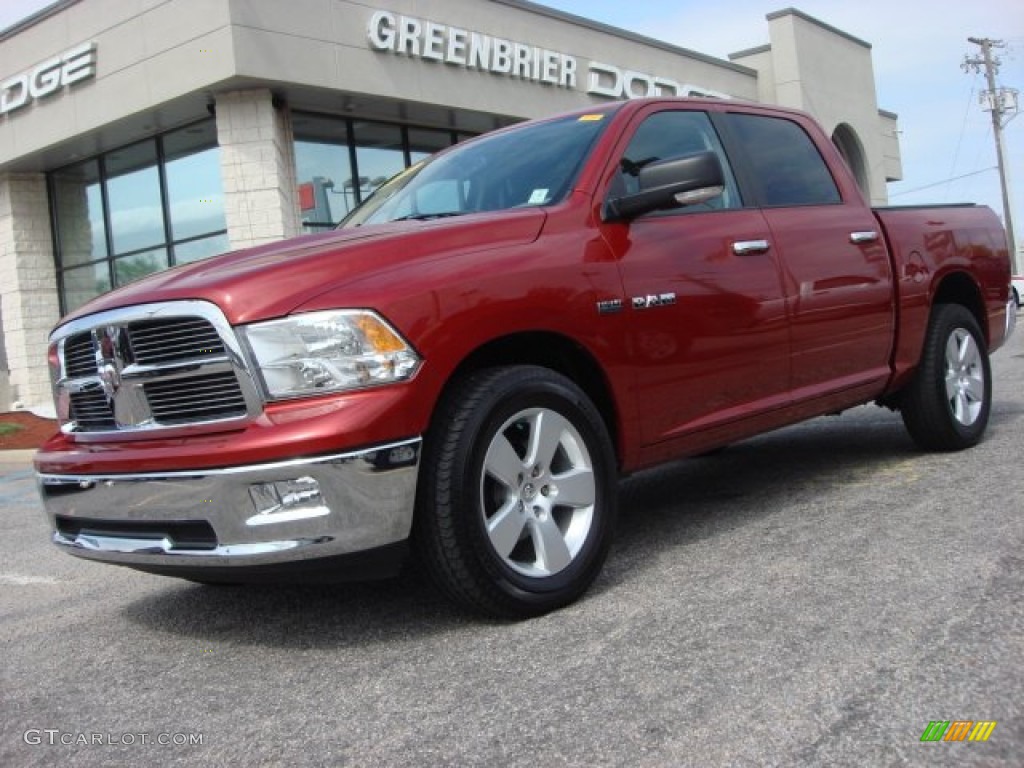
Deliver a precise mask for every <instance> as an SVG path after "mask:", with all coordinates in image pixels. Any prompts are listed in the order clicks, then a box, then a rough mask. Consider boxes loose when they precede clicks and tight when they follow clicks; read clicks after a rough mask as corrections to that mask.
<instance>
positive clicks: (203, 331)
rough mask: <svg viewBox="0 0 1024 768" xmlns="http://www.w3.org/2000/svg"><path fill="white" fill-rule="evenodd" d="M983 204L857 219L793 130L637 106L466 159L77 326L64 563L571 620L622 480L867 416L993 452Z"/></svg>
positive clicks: (814, 132)
mask: <svg viewBox="0 0 1024 768" xmlns="http://www.w3.org/2000/svg"><path fill="white" fill-rule="evenodd" d="M1009 286H1010V271H1009V261H1008V253H1007V245H1006V239H1005V236H1004V234H1003V231H1002V229H1001V227H1000V224H999V222H998V220H997V219H996V217H995V216H994V214H993V213H992V212H991V211H990V210H988V209H987V208H980V207H974V206H943V207H932V208H885V209H875V210H872V209H871V208H870V207H868V205H866V204H865V202H864V199H863V197H862V195H861V192H860V190H859V189H858V188H857V185H856V183H855V181H854V179H853V178H852V176H851V174H850V173H849V172H848V170H847V168H846V166H845V165H844V162H843V160H842V158H841V156H840V155H839V154H838V152H837V151H836V149H835V147H834V146H833V145H832V143H831V142H830V141H829V140H828V138H827V136H826V135H825V134H824V133H823V132H822V130H821V129H820V128H819V127H818V126H817V125H816V124H815V123H814V122H813V121H812V120H811V119H810V118H809V117H808V116H807V115H805V114H803V113H799V112H794V111H788V110H782V109H776V108H768V107H764V106H758V105H753V104H746V103H739V102H733V101H724V100H722V101H716V100H687V99H683V100H673V99H654V100H636V101H629V102H624V103H615V104H608V105H604V106H598V107H594V108H592V109H588V110H585V111H580V112H576V113H573V114H568V115H562V116H559V117H554V118H551V119H546V120H540V121H534V122H529V123H524V124H520V125H517V126H515V127H512V128H509V129H506V130H503V131H500V132H496V133H493V134H489V135H487V136H483V137H480V138H478V139H475V140H472V141H468V142H465V143H463V144H460V145H458V146H456V147H453V148H451V149H450V150H447V151H445V152H443V153H440V154H438V155H436V156H434V157H433V158H430V159H428V160H426V161H425V162H422V163H420V164H418V165H416V166H414V167H413V168H410V169H409V170H407V171H405V172H404V173H402V174H400V175H398V176H397V177H395V178H394V179H392V180H391V181H389V182H388V183H387V184H385V185H384V186H382V187H381V188H380V189H379V190H378V191H377V192H376V193H375V194H374V195H373V196H372V197H371V198H370V199H369V200H368V201H367V202H366V203H365V204H364V205H363V206H362V207H361V208H359V209H357V210H356V211H355V212H354V213H353V214H352V215H351V216H350V217H349V218H348V219H347V220H346V221H344V222H342V225H341V226H340V228H339V229H337V230H336V231H332V232H330V233H326V234H318V235H311V236H305V237H300V238H297V239H294V240H290V241H287V242H282V243H279V244H275V245H270V246H263V247H259V248H253V249H249V250H246V251H241V252H236V253H231V254H227V255H224V256H221V257H218V258H214V259H210V260H207V261H204V262H199V263H195V264H191V265H187V266H182V267H179V268H176V269H172V270H170V271H167V272H163V273H160V274H157V275H153V276H151V277H148V278H146V279H143V280H141V281H139V282H137V283H134V284H132V285H129V286H126V287H124V288H122V289H120V290H117V291H114V292H113V293H109V294H107V295H105V296H101V297H99V298H98V299H96V300H95V301H93V302H92V303H90V304H89V305H87V306H85V307H84V308H82V309H80V310H79V311H77V312H75V313H73V314H72V315H70V316H69V317H67V318H65V319H64V320H62V321H61V323H60V324H59V325H58V326H57V328H56V329H55V330H54V332H53V335H52V337H51V344H50V348H49V359H50V364H51V367H52V374H53V387H54V394H55V398H56V404H57V411H58V417H59V421H60V432H59V434H57V435H56V436H54V437H53V438H52V439H51V440H49V441H48V442H47V443H46V444H45V445H44V446H43V448H42V449H41V450H40V451H39V453H38V454H37V456H36V459H35V466H36V469H37V472H38V478H39V487H40V491H41V494H42V497H43V500H44V504H45V508H46V511H47V514H48V517H49V521H50V523H51V525H52V530H53V541H54V542H55V543H56V544H57V545H58V546H59V547H61V548H62V549H64V550H66V551H67V552H70V553H71V554H74V555H79V556H81V557H86V558H90V559H93V560H100V561H104V562H108V563H116V564H120V565H126V566H130V567H133V568H138V569H141V570H144V571H149V572H153V573H160V574H167V575H172V576H180V577H183V578H187V579H192V580H196V581H200V582H208V583H214V582H241V581H256V580H263V581H266V580H284V579H293V578H295V577H301V578H303V579H309V578H315V579H325V580H329V579H342V578H351V577H353V576H354V577H362V578H370V577H379V576H383V575H387V574H389V573H394V572H395V571H396V569H397V568H398V566H399V564H400V562H401V559H402V556H403V555H404V554H405V552H406V550H407V549H408V544H409V543H412V544H413V545H414V546H415V548H416V550H418V553H419V555H420V556H421V558H422V560H423V562H424V563H425V565H426V568H427V570H428V571H429V573H430V574H431V575H432V576H433V577H434V578H435V580H436V581H437V583H438V585H439V586H440V587H441V588H442V589H443V590H444V591H445V592H446V593H447V594H448V595H449V596H451V597H452V598H454V599H455V600H457V601H458V602H460V603H462V604H463V605H465V606H468V607H470V608H472V609H475V610H477V611H481V612H484V613H487V614H491V615H498V616H513V617H516V616H518V617H523V616H531V615H536V614H539V613H543V612H545V611H549V610H552V609H554V608H557V607H559V606H562V605H565V604H566V603H568V602H570V601H572V600H574V599H575V598H577V597H578V596H579V595H580V594H582V593H583V591H584V590H585V589H586V588H587V587H588V585H589V584H590V583H591V582H592V581H593V580H594V578H595V577H596V575H597V574H598V572H599V570H600V568H601V565H602V562H603V560H604V559H605V554H606V552H607V550H608V546H609V540H610V537H611V534H612V529H613V525H614V522H615V516H616V507H617V481H618V478H619V477H620V476H622V475H624V474H627V473H630V472H634V471H636V470H639V469H642V468H645V467H650V466H652V465H655V464H658V463H660V462H665V461H669V460H673V459H678V458H680V457H685V456H688V455H695V454H699V453H703V452H707V451H709V450H711V449H714V448H716V447H719V446H723V445H726V444H728V443H732V442H735V441H737V440H741V439H743V438H746V437H749V436H751V435H755V434H757V433H761V432H765V431H767V430H771V429H775V428H777V427H780V426H783V425H786V424H792V423H794V422H797V421H800V420H802V419H809V418H811V417H815V416H819V415H822V414H828V413H835V412H838V411H841V410H843V409H846V408H850V407H853V406H856V405H860V404H862V403H867V402H871V401H876V402H878V403H879V404H881V405H884V406H888V407H890V408H894V409H898V410H899V411H900V412H901V413H902V417H903V421H904V422H905V424H906V426H907V429H908V430H909V432H910V434H911V436H912V437H913V438H914V440H915V441H916V442H917V443H918V444H919V445H920V446H922V447H923V448H926V449H935V450H956V449H962V448H967V447H969V446H971V445H973V444H975V443H976V442H978V440H980V439H981V437H982V435H983V433H984V431H985V428H986V424H987V422H988V417H989V409H990V406H991V374H990V369H989V354H990V353H991V352H992V351H993V350H995V349H996V348H998V347H999V346H1000V345H1001V344H1002V343H1003V342H1004V341H1005V339H1006V338H1007V337H1008V335H1009V333H1010V332H1011V330H1012V322H1013V319H1014V317H1015V313H1014V312H1012V311H1010V306H1009V304H1010V301H1011V298H1010V287H1009Z"/></svg>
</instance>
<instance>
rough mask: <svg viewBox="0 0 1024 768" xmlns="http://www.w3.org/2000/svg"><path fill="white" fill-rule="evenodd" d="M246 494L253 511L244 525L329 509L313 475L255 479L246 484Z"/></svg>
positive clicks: (282, 520)
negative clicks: (248, 484) (291, 478)
mask: <svg viewBox="0 0 1024 768" xmlns="http://www.w3.org/2000/svg"><path fill="white" fill-rule="evenodd" d="M249 498H250V499H252V504H253V507H255V509H256V514H255V515H253V516H252V517H250V518H249V519H248V520H246V521H245V524H246V525H270V524H272V523H286V522H291V521H293V520H306V519H308V518H311V517H322V516H324V515H329V514H330V512H331V510H330V509H328V508H327V506H326V505H325V504H324V499H323V496H322V494H321V493H320V485H319V484H318V483H317V481H316V480H314V479H313V478H312V477H297V478H295V479H294V480H278V481H277V482H273V483H254V484H253V485H250V486H249Z"/></svg>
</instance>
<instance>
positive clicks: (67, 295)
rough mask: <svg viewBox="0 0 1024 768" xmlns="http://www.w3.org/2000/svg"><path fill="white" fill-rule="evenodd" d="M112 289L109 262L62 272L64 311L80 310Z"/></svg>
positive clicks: (100, 262)
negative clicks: (86, 303) (90, 300)
mask: <svg viewBox="0 0 1024 768" xmlns="http://www.w3.org/2000/svg"><path fill="white" fill-rule="evenodd" d="M112 287H113V286H112V285H111V284H110V264H109V262H106V261H98V262H96V263H94V264H89V265H88V266H85V267H75V268H74V269H65V270H64V271H63V272H61V290H62V291H63V299H64V311H65V312H70V311H72V310H74V309H78V308H79V307H80V306H82V305H83V304H85V302H87V301H88V300H89V299H92V298H95V297H96V296H99V295H100V294H101V293H106V292H107V291H109V290H110V289H111V288H112Z"/></svg>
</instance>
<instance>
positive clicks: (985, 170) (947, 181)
mask: <svg viewBox="0 0 1024 768" xmlns="http://www.w3.org/2000/svg"><path fill="white" fill-rule="evenodd" d="M998 170H999V166H998V165H992V166H989V167H988V168H982V169H981V170H980V171H971V172H970V173H965V174H963V175H961V176H951V177H950V178H948V179H945V180H944V181H935V182H932V183H931V184H925V185H924V186H923V187H914V188H913V189H904V190H903V191H902V192H893V193H892V194H891V195H889V197H899V196H900V195H909V194H910V193H912V192H921V191H923V190H925V189H932V188H933V187H941V186H942V185H943V184H951V183H953V182H954V181H960V179H969V178H970V177H971V176H978V175H980V174H982V173H988V172H989V171H998Z"/></svg>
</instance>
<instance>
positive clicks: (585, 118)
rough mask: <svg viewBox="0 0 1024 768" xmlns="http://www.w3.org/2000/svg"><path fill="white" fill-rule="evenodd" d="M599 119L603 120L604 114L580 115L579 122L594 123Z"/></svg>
mask: <svg viewBox="0 0 1024 768" xmlns="http://www.w3.org/2000/svg"><path fill="white" fill-rule="evenodd" d="M599 120H604V115H601V114H597V115H580V119H579V122H581V123H596V122H598V121H599Z"/></svg>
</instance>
